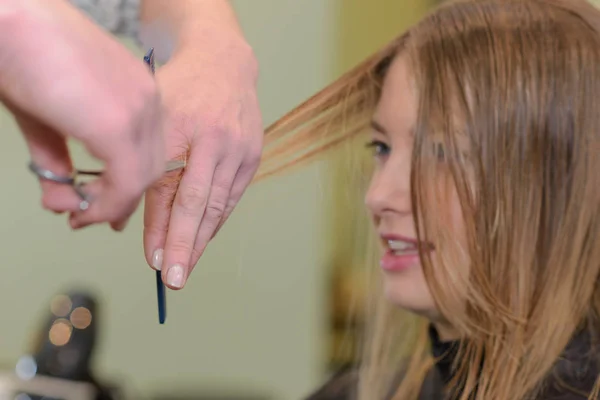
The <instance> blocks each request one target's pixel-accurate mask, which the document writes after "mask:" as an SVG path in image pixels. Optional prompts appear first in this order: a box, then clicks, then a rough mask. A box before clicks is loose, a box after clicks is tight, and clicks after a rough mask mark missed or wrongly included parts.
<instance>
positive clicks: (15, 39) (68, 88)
mask: <svg viewBox="0 0 600 400" xmlns="http://www.w3.org/2000/svg"><path fill="white" fill-rule="evenodd" d="M0 71H1V73H0V99H1V100H2V102H3V103H4V104H5V105H6V106H7V107H8V108H9V109H10V110H11V111H12V112H13V114H14V115H15V117H16V120H17V122H18V124H19V125H20V128H21V130H22V132H23V134H24V136H25V140H26V142H27V146H28V148H29V151H30V153H31V159H32V161H34V162H35V163H36V164H38V165H39V166H40V167H42V168H45V169H47V170H50V171H52V172H54V173H56V174H60V175H69V173H70V172H71V171H72V168H73V167H72V164H71V159H70V157H69V152H68V149H67V144H66V141H67V139H69V138H73V139H76V140H79V141H81V142H82V143H83V144H84V145H85V147H86V149H87V150H88V151H89V152H90V153H91V155H93V156H94V157H96V158H98V159H100V160H101V161H103V162H104V163H105V171H106V172H105V174H104V175H103V176H102V177H101V178H99V179H98V180H97V181H94V182H92V183H90V184H89V185H87V186H86V187H85V188H84V190H85V192H86V194H88V195H90V196H91V198H92V201H91V205H90V206H89V208H88V209H87V210H85V211H81V210H80V203H81V200H80V198H79V197H78V196H77V195H76V194H75V192H74V191H73V189H72V188H71V187H69V186H66V185H61V184H57V183H52V182H49V181H41V182H40V183H41V186H42V191H43V198H42V202H43V205H44V207H45V208H47V209H49V210H52V211H54V212H70V213H71V218H70V224H71V226H72V227H73V228H81V227H84V226H87V225H90V224H93V223H102V222H109V223H110V224H111V226H112V227H113V228H114V229H122V228H124V224H125V223H126V221H127V219H128V218H129V216H130V215H131V214H132V213H133V211H135V209H136V207H137V206H138V204H139V201H140V199H141V196H142V194H143V193H144V191H145V190H146V188H147V187H148V186H149V185H150V184H152V183H153V182H155V181H156V180H157V179H158V178H159V177H160V176H161V174H162V172H163V169H164V164H165V154H164V138H163V134H162V133H163V132H162V114H161V109H162V106H161V101H160V97H159V95H158V88H157V87H156V84H155V82H154V80H153V78H152V75H151V74H150V73H149V71H148V70H147V67H146V66H145V65H144V63H143V62H142V61H141V60H138V59H137V58H135V57H134V56H133V55H131V54H130V53H129V52H128V51H127V50H126V49H125V48H124V47H123V46H122V45H121V44H119V43H118V42H116V41H115V40H114V39H112V38H111V37H110V36H108V35H107V34H105V33H104V32H103V31H102V30H100V29H99V28H98V27H96V26H95V25H94V24H93V23H92V22H90V21H89V20H88V19H87V18H85V17H84V16H83V15H82V14H80V13H79V12H78V11H77V10H76V9H74V8H72V7H71V6H70V5H69V4H68V3H67V2H64V1H56V0H52V1H48V0H18V1H17V0H14V1H13V0H4V1H3V2H2V3H1V4H0Z"/></svg>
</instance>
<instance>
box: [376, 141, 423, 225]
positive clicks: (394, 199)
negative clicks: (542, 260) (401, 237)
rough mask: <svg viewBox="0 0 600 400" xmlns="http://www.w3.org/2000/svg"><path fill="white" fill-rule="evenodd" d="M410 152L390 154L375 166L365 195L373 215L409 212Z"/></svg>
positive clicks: (381, 215) (407, 213)
mask: <svg viewBox="0 0 600 400" xmlns="http://www.w3.org/2000/svg"><path fill="white" fill-rule="evenodd" d="M410 158H411V157H410V154H404V155H402V154H397V155H394V154H393V152H392V154H391V155H390V156H389V157H388V159H387V160H386V161H385V163H382V164H381V165H379V166H377V167H376V168H375V171H374V173H373V176H372V178H371V183H370V185H369V189H368V191H367V194H366V197H365V203H366V205H367V208H368V209H369V211H370V212H371V214H373V216H374V217H378V218H381V217H383V216H384V215H385V214H401V215H410V214H411V212H412V211H411V208H412V207H411V198H410V197H411V196H410V169H411V165H410V164H411V160H410Z"/></svg>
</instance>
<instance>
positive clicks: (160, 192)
mask: <svg viewBox="0 0 600 400" xmlns="http://www.w3.org/2000/svg"><path fill="white" fill-rule="evenodd" d="M181 177H182V173H171V174H169V175H167V176H165V177H164V178H163V179H160V180H159V181H158V182H156V183H155V184H154V185H152V187H150V189H148V191H147V192H146V197H145V207H144V254H145V256H146V262H147V263H148V265H149V266H150V267H152V268H154V269H156V270H160V269H161V268H162V263H163V249H164V247H165V241H166V239H167V231H168V229H169V221H170V219H171V209H172V207H173V200H174V198H175V193H177V188H178V187H179V182H180V180H181Z"/></svg>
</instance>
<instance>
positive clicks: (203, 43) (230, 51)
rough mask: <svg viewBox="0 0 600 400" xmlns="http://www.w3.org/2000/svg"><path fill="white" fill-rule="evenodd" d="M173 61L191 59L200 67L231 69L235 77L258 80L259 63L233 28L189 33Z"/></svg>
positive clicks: (178, 43) (190, 60) (242, 37)
mask: <svg viewBox="0 0 600 400" xmlns="http://www.w3.org/2000/svg"><path fill="white" fill-rule="evenodd" d="M173 59H174V60H175V59H185V60H189V62H190V63H192V65H197V66H200V67H209V66H215V67H217V68H221V69H223V68H225V69H230V70H231V73H233V74H240V73H241V75H243V76H244V77H249V78H251V79H252V82H253V83H254V84H255V83H256V80H257V79H258V69H259V68H258V60H257V58H256V54H255V53H254V49H253V48H252V46H250V44H249V43H248V42H247V41H246V39H245V38H244V36H243V35H242V34H241V33H238V32H235V31H234V32H232V31H231V30H230V29H215V30H208V29H206V27H204V29H203V31H198V30H196V31H191V30H190V31H187V32H186V33H185V34H184V35H181V36H180V37H179V40H178V42H177V45H176V46H175V47H174V53H173Z"/></svg>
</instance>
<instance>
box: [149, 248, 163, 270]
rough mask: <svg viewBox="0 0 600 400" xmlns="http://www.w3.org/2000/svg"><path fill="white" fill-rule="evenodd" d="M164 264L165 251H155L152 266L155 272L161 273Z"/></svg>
mask: <svg viewBox="0 0 600 400" xmlns="http://www.w3.org/2000/svg"><path fill="white" fill-rule="evenodd" d="M162 263H163V249H157V250H154V254H152V266H153V267H154V269H155V270H157V271H160V270H161V269H162Z"/></svg>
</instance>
